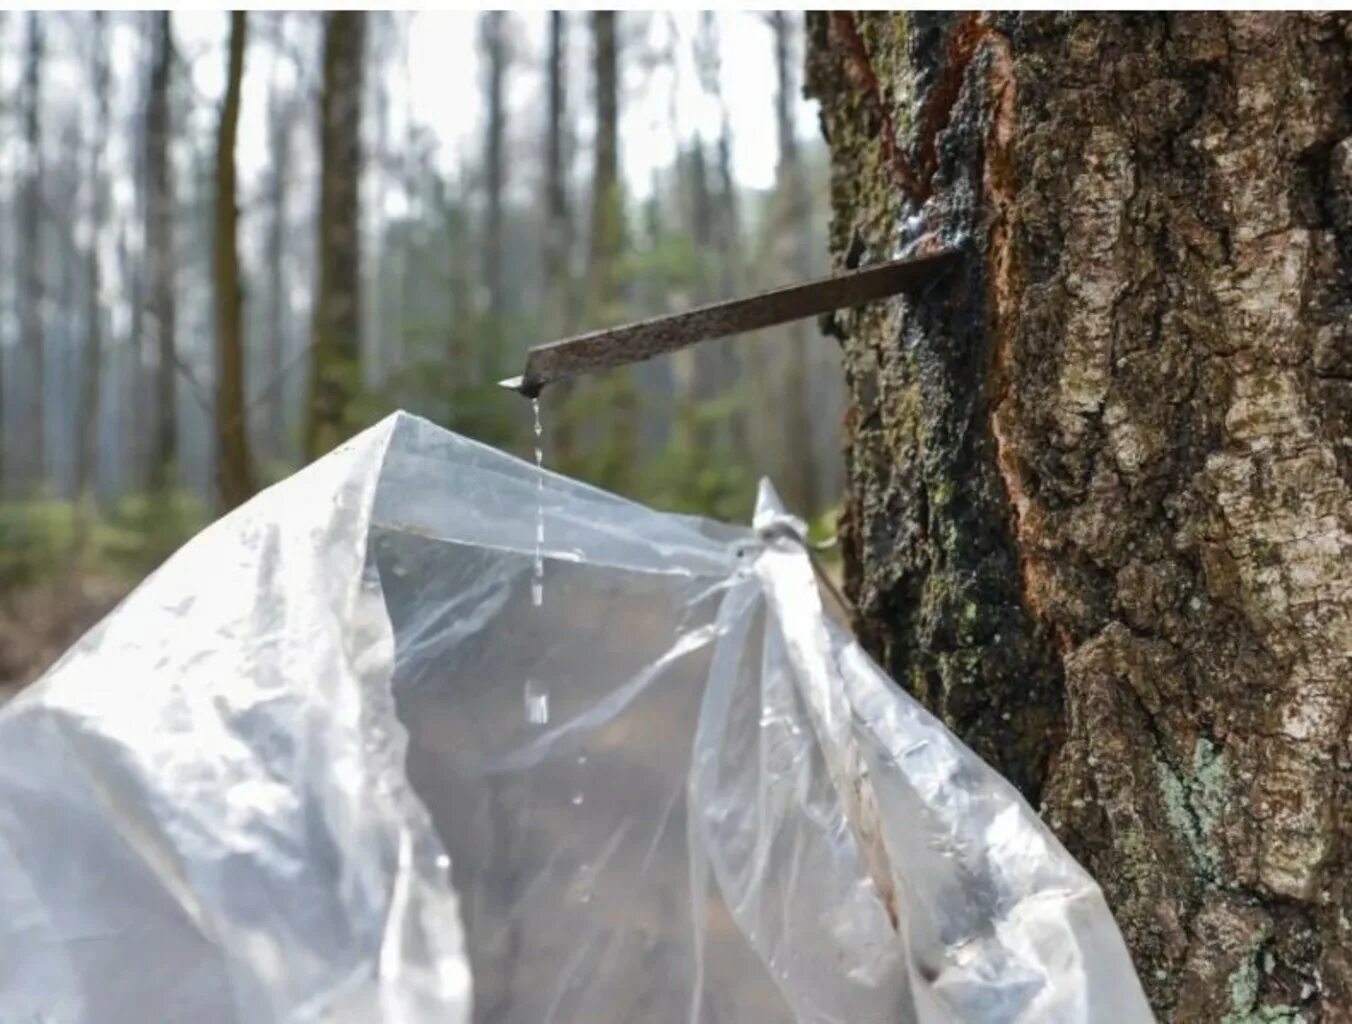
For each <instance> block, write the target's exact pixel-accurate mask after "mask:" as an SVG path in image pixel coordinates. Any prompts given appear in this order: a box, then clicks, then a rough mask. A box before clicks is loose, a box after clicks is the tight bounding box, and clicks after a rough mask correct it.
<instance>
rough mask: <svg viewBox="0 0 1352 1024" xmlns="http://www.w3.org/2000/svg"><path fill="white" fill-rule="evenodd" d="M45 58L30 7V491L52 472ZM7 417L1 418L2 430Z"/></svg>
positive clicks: (26, 129) (25, 202)
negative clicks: (45, 237)
mask: <svg viewBox="0 0 1352 1024" xmlns="http://www.w3.org/2000/svg"><path fill="white" fill-rule="evenodd" d="M42 61H43V38H42V21H41V16H40V15H38V14H36V13H34V12H29V15H28V45H27V47H26V48H25V52H24V70H23V94H22V95H23V101H22V111H23V137H24V159H25V161H26V163H25V165H24V176H23V192H22V198H21V199H20V202H19V211H18V212H19V239H18V241H19V245H18V246H17V247H16V251H17V252H18V253H19V254H21V258H20V259H19V260H18V263H17V265H16V266H17V270H18V273H17V275H16V278H17V279H16V282H15V283H16V285H17V292H18V297H19V310H20V313H19V331H20V335H21V339H22V340H21V343H20V347H21V350H22V351H23V353H24V354H25V356H26V360H27V363H28V367H27V369H28V372H27V373H26V374H24V375H22V376H21V378H20V379H21V380H24V381H25V383H26V385H27V389H28V395H29V398H28V401H27V403H25V405H26V408H25V409H24V415H23V421H24V422H25V423H26V424H27V429H26V430H25V436H26V437H27V438H28V440H27V441H26V442H25V445H24V447H25V448H26V449H27V450H28V456H27V458H28V460H29V461H30V465H29V466H27V467H25V469H26V473H25V475H26V477H27V479H26V481H25V483H26V484H27V487H28V489H29V490H30V491H32V490H36V489H37V488H39V487H41V486H42V484H43V482H44V481H45V480H46V477H47V402H46V395H47V332H46V320H45V310H44V308H43V306H44V302H45V291H44V289H45V285H46V282H45V281H44V280H43V271H44V269H45V267H44V260H45V250H44V246H43V244H42V243H43V228H44V224H43V216H42V181H43V158H42ZM2 431H3V422H2V421H0V432H2ZM3 456H4V444H3V438H0V459H3Z"/></svg>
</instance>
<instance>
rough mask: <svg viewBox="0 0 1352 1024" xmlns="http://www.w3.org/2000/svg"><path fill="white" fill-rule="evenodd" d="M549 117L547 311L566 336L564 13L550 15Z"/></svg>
mask: <svg viewBox="0 0 1352 1024" xmlns="http://www.w3.org/2000/svg"><path fill="white" fill-rule="evenodd" d="M545 77H546V82H547V88H548V93H549V95H548V103H547V107H548V117H547V120H546V122H545V234H544V264H545V267H544V270H545V272H544V281H545V302H546V304H547V308H549V309H551V310H553V311H554V312H555V314H556V315H558V316H561V317H562V321H563V322H562V323H560V324H558V328H559V333H560V334H562V333H564V332H566V331H567V330H568V328H569V327H570V326H571V321H572V315H571V310H570V308H569V307H570V305H571V302H570V296H569V292H570V289H569V288H568V281H569V273H568V268H569V261H570V255H571V253H572V248H573V246H572V218H571V216H570V214H569V210H568V161H567V151H566V146H567V140H566V139H565V136H564V133H565V131H566V128H567V118H568V93H567V82H568V62H567V57H566V54H565V52H564V21H563V12H562V11H550V12H549V56H548V65H547V68H546V72H545Z"/></svg>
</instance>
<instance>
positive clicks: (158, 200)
mask: <svg viewBox="0 0 1352 1024" xmlns="http://www.w3.org/2000/svg"><path fill="white" fill-rule="evenodd" d="M153 17H154V19H155V29H154V40H155V41H154V56H153V58H152V64H151V70H150V89H149V90H148V92H147V96H146V122H145V124H146V209H145V216H146V226H145V246H146V255H145V258H146V263H147V266H148V277H149V282H148V289H149V299H150V322H151V324H153V326H154V331H155V351H156V354H157V359H156V368H155V401H154V403H153V408H154V413H153V416H154V428H153V432H152V435H151V452H150V467H149V468H150V474H149V486H150V491H151V492H152V493H153V494H156V495H158V496H159V497H160V498H164V497H165V496H167V495H168V493H169V492H170V490H172V488H173V486H174V475H175V463H176V462H177V461H178V408H177V402H178V396H177V388H176V386H175V384H176V376H177V373H178V351H177V347H176V343H175V340H174V331H175V328H176V321H177V311H176V309H175V305H174V287H175V282H174V278H175V260H176V259H177V254H176V253H175V251H174V164H173V159H172V157H171V156H170V150H169V146H170V142H171V140H172V139H173V122H172V115H171V110H170V88H171V84H172V81H173V69H174V37H173V25H172V23H171V21H170V17H171V16H170V14H169V12H168V11H160V12H159V13H157V14H155V15H153ZM140 413H141V414H142V415H144V414H145V410H140Z"/></svg>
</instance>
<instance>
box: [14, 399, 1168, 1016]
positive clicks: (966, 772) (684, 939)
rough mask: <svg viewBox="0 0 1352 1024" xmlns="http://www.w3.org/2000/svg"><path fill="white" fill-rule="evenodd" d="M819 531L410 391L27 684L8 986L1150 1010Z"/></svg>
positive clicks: (476, 1007)
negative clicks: (614, 491)
mask: <svg viewBox="0 0 1352 1024" xmlns="http://www.w3.org/2000/svg"><path fill="white" fill-rule="evenodd" d="M537 503H538V505H539V508H540V511H541V512H542V519H543V523H544V539H543V542H541V543H539V544H538V545H537V532H536V523H537ZM796 535H798V528H797V526H796V524H795V523H794V522H793V521H792V520H791V519H790V518H789V517H787V516H785V514H784V512H783V510H782V509H781V508H780V507H779V504H778V501H777V499H776V498H775V497H774V494H773V491H771V490H770V489H769V488H768V487H764V488H763V489H762V495H761V499H760V502H759V507H758V510H757V517H756V522H755V524H754V525H753V526H752V527H750V528H732V527H726V526H722V525H719V524H714V523H710V522H707V521H704V520H700V519H694V518H689V517H683V516H676V515H670V514H663V513H658V512H654V511H652V510H649V509H645V508H643V507H641V506H638V505H635V504H633V503H631V502H628V501H625V500H623V499H620V498H617V497H615V496H613V495H609V494H606V493H604V492H601V491H599V490H596V489H594V488H591V487H587V486H585V485H583V484H580V483H577V482H575V481H571V480H567V479H565V478H563V477H559V476H556V475H554V474H546V475H545V477H544V482H543V486H541V482H540V478H539V477H538V475H537V471H536V470H535V468H534V467H533V466H530V465H527V464H525V463H522V462H520V461H518V460H516V459H514V458H511V457H510V456H507V455H504V454H502V453H500V452H497V451H494V450H492V449H489V448H486V447H484V446H482V445H478V444H476V443H474V442H471V441H468V440H466V439H464V438H460V437H457V436H455V435H453V434H449V433H447V432H445V431H442V430H440V429H439V428H437V427H435V426H433V425H432V424H430V423H427V422H426V421H423V420H420V419H417V418H415V417H411V416H407V415H403V414H400V415H396V416H394V417H391V418H390V419H388V420H386V421H384V422H383V423H381V424H379V425H378V426H376V427H373V428H371V429H370V430H368V431H367V432H366V433H364V434H362V435H360V436H359V437H358V438H356V439H355V440H354V441H352V442H351V443H349V444H348V445H346V446H344V447H343V448H342V449H340V450H338V451H337V452H335V453H333V454H332V455H330V456H328V457H327V458H325V459H323V460H321V461H320V462H318V463H316V464H315V465H313V466H311V467H309V468H307V469H306V470H303V471H302V472H300V473H298V474H297V475H296V476H295V477H292V478H291V479H289V480H287V481H285V482H283V483H281V484H279V485H277V486H276V487H274V488H272V489H270V490H269V491H267V492H265V493H264V494H262V495H260V496H259V497H258V498H256V499H255V500H254V501H252V502H250V503H249V504H248V505H246V506H245V507H244V508H242V509H240V510H238V511H236V512H234V513H232V514H231V515H229V516H227V517H226V518H224V519H223V520H221V521H220V522H218V523H216V524H215V525H213V526H212V527H210V528H208V529H207V530H206V531H204V532H203V533H202V534H201V535H200V536H199V537H197V538H196V539H194V540H193V541H192V542H190V543H189V544H188V545H186V546H185V547H184V548H183V549H182V550H181V551H180V552H179V553H178V554H176V555H175V556H174V557H173V558H171V559H170V560H169V561H168V562H167V563H166V564H165V565H164V566H163V567H162V568H161V569H160V570H159V571H158V572H157V573H155V574H154V575H153V576H152V577H150V578H149V579H148V580H147V581H146V582H145V583H144V584H142V586H141V587H140V588H138V589H137V590H136V591H135V592H134V593H133V594H132V595H131V596H130V597H129V598H128V599H127V600H126V601H125V602H123V604H122V605H121V606H120V607H119V608H118V609H116V610H115V611H114V612H113V613H112V614H111V615H110V616H109V617H108V618H107V619H105V620H104V622H103V623H101V624H100V625H99V626H98V627H96V628H95V629H94V630H93V631H92V632H91V633H90V634H89V635H87V636H86V637H85V638H84V639H83V640H81V641H80V642H79V643H78V644H77V645H76V646H75V647H74V648H72V650H71V651H70V652H69V653H68V654H67V655H66V656H65V657H64V658H63V659H62V660H61V661H60V662H59V663H58V664H57V665H56V666H55V667H54V668H53V669H52V670H51V671H50V672H49V673H48V674H47V676H46V677H44V679H43V680H42V681H41V682H39V683H38V684H36V685H35V686H34V687H32V688H30V689H29V690H28V691H27V692H25V693H24V694H22V695H21V696H20V697H19V698H17V699H15V700H14V701H12V702H11V703H10V704H9V705H8V706H6V707H5V708H3V709H0V1020H7V1019H11V1018H13V1019H18V1020H27V1019H38V1020H43V1021H48V1022H61V1024H64V1022H98V1024H121V1022H124V1021H125V1022H128V1024H130V1022H133V1021H134V1022H138V1024H140V1022H146V1021H166V1022H168V1021H173V1022H178V1021H185V1020H192V1021H194V1022H195V1024H217V1022H219V1024H236V1022H240V1024H243V1022H250V1024H253V1022H260V1021H261V1022H268V1021H277V1022H283V1021H285V1022H303V1021H304V1022H309V1021H335V1022H346V1021H384V1022H389V1024H423V1022H429V1024H430V1022H433V1021H435V1022H437V1024H456V1022H461V1021H466V1022H467V1021H471V1020H473V1021H477V1022H485V1024H491V1022H513V1024H515V1022H578V1024H584V1022H585V1024H605V1022H611V1021H614V1022H620V1021H635V1020H644V1021H672V1022H693V1021H705V1022H731V1021H747V1020H755V1021H767V1022H772V1024H773V1022H777V1021H782V1022H785V1024H788V1022H796V1024H809V1022H812V1024H816V1022H821V1024H827V1022H835V1021H849V1022H852V1024H870V1022H878V1024H882V1022H888V1024H893V1022H908V1021H911V1022H916V1024H938V1022H949V1021H971V1022H991V1024H993V1022H997V1021H999V1022H1032V1021H1065V1022H1068V1024H1071V1022H1083V1024H1090V1022H1099V1021H1105V1022H1106V1021H1114V1022H1120V1021H1127V1022H1130V1021H1137V1020H1139V1021H1144V1020H1149V1019H1150V1015H1149V1011H1148V1009H1147V1008H1146V1004H1145V1000H1144V997H1143V995H1142V993H1141V988H1140V985H1139V983H1138V982H1137V979H1136V977H1135V975H1134V973H1133V971H1132V967H1131V963H1130V959H1129V957H1128V955H1127V952H1126V949H1125V947H1124V945H1123V943H1122V940H1121V937H1120V935H1119V934H1118V931H1117V929H1116V926H1115V925H1114V923H1113V921H1112V918H1111V915H1110V914H1109V912H1108V909H1107V907H1106V906H1105V904H1104V902H1103V899H1102V896H1101V894H1100V892H1099V890H1098V888H1097V886H1096V885H1095V884H1094V882H1093V880H1092V879H1090V878H1089V877H1088V876H1087V875H1086V874H1085V872H1084V871H1083V870H1082V869H1081V868H1080V867H1079V866H1078V865H1076V864H1075V862H1074V861H1073V860H1072V859H1071V858H1070V856H1069V855H1068V854H1067V853H1066V852H1065V851H1064V850H1063V849H1062V848H1061V846H1060V845H1059V844H1058V843H1057V841H1056V840H1055V838H1054V837H1053V836H1052V835H1051V834H1050V832H1049V831H1048V830H1047V829H1046V828H1045V827H1044V826H1043V824H1042V823H1041V822H1040V821H1039V820H1038V818H1037V816H1036V814H1035V813H1034V812H1033V811H1032V810H1031V809H1030V808H1029V807H1028V806H1027V805H1026V804H1025V803H1024V801H1023V800H1022V799H1021V798H1020V797H1019V796H1018V794H1017V793H1016V792H1015V791H1014V790H1013V789H1012V788H1011V787H1010V786H1009V785H1008V784H1007V783H1005V782H1004V780H1002V779H1001V778H999V776H998V775H996V774H995V773H994V772H993V771H992V770H991V769H990V768H988V767H987V766H985V765H984V764H983V763H982V762H981V761H980V760H979V759H978V758H977V757H976V756H975V755H974V754H972V753H971V751H969V750H968V749H967V748H966V747H964V746H963V745H962V744H961V743H960V742H959V741H958V740H957V739H956V738H955V737H953V736H952V735H951V734H949V733H948V732H947V731H946V730H945V729H944V728H943V726H942V725H941V724H939V723H938V722H937V721H936V720H935V719H934V718H933V717H932V716H930V715H929V714H928V713H927V712H925V711H924V709H923V708H921V707H920V706H919V705H918V704H916V703H915V702H914V701H913V700H911V699H910V698H909V697H908V696H906V695H905V694H904V693H903V692H901V690H900V689H899V688H898V687H897V686H896V685H895V684H893V683H892V682H891V681H890V680H888V679H887V678H886V677H885V676H884V675H883V674H882V673H881V672H880V671H879V669H878V668H877V667H876V666H875V665H874V664H873V663H872V662H871V661H870V660H869V658H868V657H867V655H865V654H864V652H863V651H862V650H861V649H860V648H859V647H858V646H857V645H856V644H855V643H854V642H853V640H852V639H851V638H850V637H849V636H848V634H847V633H846V632H845V631H844V630H843V629H841V628H840V627H839V626H837V625H836V624H835V623H833V622H832V621H831V620H830V618H829V617H828V616H827V615H826V614H825V613H824V611H823V608H822V605H821V602H820V599H819V597H818V592H817V588H816V584H815V581H814V578H813V570H812V567H811V564H810V562H809V559H808V556H807V554H806V552H805V550H804V548H803V547H802V545H801V543H799V542H798V541H796V540H795V539H794V538H795V536H796ZM537 554H538V555H539V556H540V557H542V558H543V559H544V563H545V575H544V580H545V582H544V596H543V601H542V603H541V605H540V606H539V607H537V606H536V605H535V602H534V601H533V599H532V593H531V590H532V587H531V581H532V577H533V563H534V560H535V558H536V557H537Z"/></svg>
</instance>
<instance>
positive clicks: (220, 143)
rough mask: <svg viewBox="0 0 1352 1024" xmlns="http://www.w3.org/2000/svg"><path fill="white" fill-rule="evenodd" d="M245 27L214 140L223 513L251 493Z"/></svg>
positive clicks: (233, 53)
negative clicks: (244, 260) (244, 256)
mask: <svg viewBox="0 0 1352 1024" xmlns="http://www.w3.org/2000/svg"><path fill="white" fill-rule="evenodd" d="M247 26H248V22H247V21H246V19H245V14H244V12H243V11H233V12H231V15H230V61H229V70H228V72H227V76H226V86H225V99H224V100H223V101H222V103H221V121H220V128H219V132H218V134H217V136H216V250H215V251H216V261H215V275H216V450H217V452H218V455H217V462H216V481H217V488H218V491H219V494H220V499H221V504H222V505H223V506H224V507H225V508H227V509H231V508H235V507H236V506H237V505H241V504H243V503H244V502H245V501H247V500H248V499H249V497H250V496H251V495H252V494H253V490H254V488H253V466H252V464H251V461H250V456H249V423H248V419H247V417H246V415H245V407H244V318H243V309H242V307H243V304H244V295H243V289H242V286H241V284H240V272H239V245H238V233H239V206H238V203H237V201H236V196H235V138H236V135H237V134H238V132H239V98H240V85H241V82H242V81H243V78H244V46H245V35H246V32H247Z"/></svg>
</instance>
